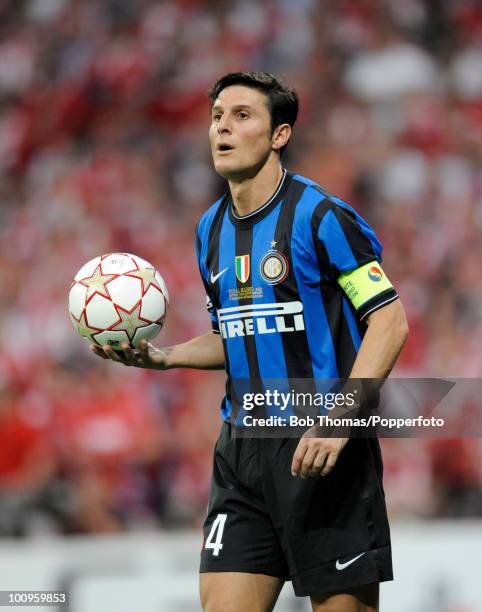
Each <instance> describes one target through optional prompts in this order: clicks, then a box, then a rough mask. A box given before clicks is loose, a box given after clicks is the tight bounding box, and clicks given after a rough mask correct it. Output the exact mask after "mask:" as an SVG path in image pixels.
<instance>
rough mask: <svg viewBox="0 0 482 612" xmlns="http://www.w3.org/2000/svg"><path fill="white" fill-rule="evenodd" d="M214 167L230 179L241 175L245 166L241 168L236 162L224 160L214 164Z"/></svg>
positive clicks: (221, 174)
mask: <svg viewBox="0 0 482 612" xmlns="http://www.w3.org/2000/svg"><path fill="white" fill-rule="evenodd" d="M214 169H215V170H216V172H217V173H218V174H219V175H220V176H222V177H223V178H225V179H229V178H231V177H235V176H239V174H240V173H242V172H243V170H244V168H239V167H237V166H235V165H234V164H230V163H225V161H224V160H222V161H220V162H219V161H218V162H217V163H215V164H214Z"/></svg>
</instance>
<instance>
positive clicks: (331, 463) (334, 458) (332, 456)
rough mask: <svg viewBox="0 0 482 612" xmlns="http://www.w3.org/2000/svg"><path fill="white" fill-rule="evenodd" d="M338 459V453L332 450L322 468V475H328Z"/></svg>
mask: <svg viewBox="0 0 482 612" xmlns="http://www.w3.org/2000/svg"><path fill="white" fill-rule="evenodd" d="M337 459H338V453H337V452H335V451H332V452H331V453H329V455H328V457H327V459H326V462H325V465H324V467H323V469H322V470H321V475H322V476H328V474H329V473H330V472H331V470H332V469H333V468H334V467H335V463H336V461H337Z"/></svg>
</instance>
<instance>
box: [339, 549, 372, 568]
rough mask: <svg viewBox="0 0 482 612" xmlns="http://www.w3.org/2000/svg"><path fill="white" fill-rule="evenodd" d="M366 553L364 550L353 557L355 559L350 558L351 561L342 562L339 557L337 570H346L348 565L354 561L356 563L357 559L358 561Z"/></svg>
mask: <svg viewBox="0 0 482 612" xmlns="http://www.w3.org/2000/svg"><path fill="white" fill-rule="evenodd" d="M364 554H365V553H364V552H362V553H360V554H359V555H357V556H356V557H353V559H350V561H347V562H346V563H341V561H340V560H339V559H337V560H336V569H337V570H344V569H345V567H348V566H349V565H351V564H352V563H355V561H357V560H358V559H359V558H360V557H363V555H364Z"/></svg>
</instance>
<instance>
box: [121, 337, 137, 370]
mask: <svg viewBox="0 0 482 612" xmlns="http://www.w3.org/2000/svg"><path fill="white" fill-rule="evenodd" d="M122 350H123V351H124V358H125V361H126V363H127V364H128V365H137V357H136V355H135V354H134V351H133V350H132V348H131V346H129V344H127V342H123V343H122Z"/></svg>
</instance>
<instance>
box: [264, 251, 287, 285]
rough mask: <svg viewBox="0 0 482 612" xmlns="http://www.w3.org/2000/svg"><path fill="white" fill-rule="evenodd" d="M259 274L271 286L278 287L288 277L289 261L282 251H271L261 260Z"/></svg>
mask: <svg viewBox="0 0 482 612" xmlns="http://www.w3.org/2000/svg"><path fill="white" fill-rule="evenodd" d="M259 272H260V274H261V276H262V277H263V278H264V280H265V281H266V282H267V283H268V284H269V285H277V284H278V283H281V282H283V281H284V279H285V278H286V276H287V275H288V260H287V259H286V256H285V255H283V253H281V252H280V251H276V250H275V249H271V250H270V251H268V252H267V253H266V255H265V256H264V257H263V259H262V260H261V262H260V264H259Z"/></svg>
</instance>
